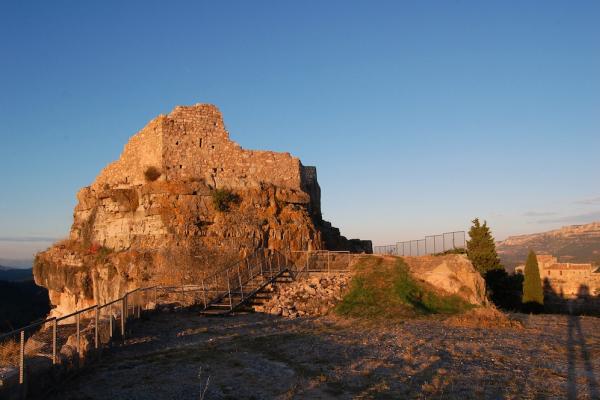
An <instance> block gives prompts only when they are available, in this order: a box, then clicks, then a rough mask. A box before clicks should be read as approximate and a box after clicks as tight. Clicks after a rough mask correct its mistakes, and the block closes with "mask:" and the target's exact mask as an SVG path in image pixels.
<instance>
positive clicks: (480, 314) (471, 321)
mask: <svg viewBox="0 0 600 400" xmlns="http://www.w3.org/2000/svg"><path fill="white" fill-rule="evenodd" d="M444 323H445V324H446V325H447V326H452V327H461V328H516V329H522V328H523V324H522V323H521V322H520V321H517V320H515V319H511V318H509V317H508V316H507V315H506V314H504V313H503V312H501V311H498V310H497V309H495V308H493V307H480V308H475V309H473V310H470V311H468V312H466V313H464V314H460V315H455V316H452V317H449V318H448V319H446V320H445V321H444Z"/></svg>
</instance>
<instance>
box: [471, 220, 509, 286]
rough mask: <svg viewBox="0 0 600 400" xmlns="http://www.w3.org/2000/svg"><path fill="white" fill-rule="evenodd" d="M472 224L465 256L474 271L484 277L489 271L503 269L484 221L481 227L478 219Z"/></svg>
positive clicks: (492, 238)
mask: <svg viewBox="0 0 600 400" xmlns="http://www.w3.org/2000/svg"><path fill="white" fill-rule="evenodd" d="M472 222H473V226H471V229H470V230H469V237H470V238H471V240H468V241H467V256H468V257H469V260H471V263H472V264H473V266H474V267H475V269H477V271H479V273H480V274H481V275H482V276H484V277H485V275H486V274H487V273H488V272H489V271H492V270H496V269H503V267H502V265H501V264H500V258H499V257H498V253H497V252H496V243H495V242H494V237H493V236H492V233H491V231H490V228H489V227H488V226H487V222H485V221H484V222H483V225H481V223H480V222H479V218H475V219H474V220H473V221H472Z"/></svg>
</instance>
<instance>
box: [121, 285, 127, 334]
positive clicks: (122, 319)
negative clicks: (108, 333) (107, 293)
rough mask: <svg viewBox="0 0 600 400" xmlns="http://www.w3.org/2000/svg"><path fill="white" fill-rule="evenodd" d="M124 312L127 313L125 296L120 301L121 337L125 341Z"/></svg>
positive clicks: (125, 317)
mask: <svg viewBox="0 0 600 400" xmlns="http://www.w3.org/2000/svg"><path fill="white" fill-rule="evenodd" d="M126 312H127V294H125V295H124V296H123V298H122V299H121V337H122V338H123V339H125V320H126V319H127V316H126Z"/></svg>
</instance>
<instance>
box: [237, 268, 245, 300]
mask: <svg viewBox="0 0 600 400" xmlns="http://www.w3.org/2000/svg"><path fill="white" fill-rule="evenodd" d="M237 270H238V281H239V283H240V293H241V295H242V300H244V287H243V285H242V275H240V264H238V268H237Z"/></svg>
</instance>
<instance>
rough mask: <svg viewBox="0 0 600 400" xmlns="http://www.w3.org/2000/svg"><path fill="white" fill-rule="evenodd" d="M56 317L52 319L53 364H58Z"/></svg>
mask: <svg viewBox="0 0 600 400" xmlns="http://www.w3.org/2000/svg"><path fill="white" fill-rule="evenodd" d="M57 324H58V322H56V318H54V321H52V365H56V325H57Z"/></svg>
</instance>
